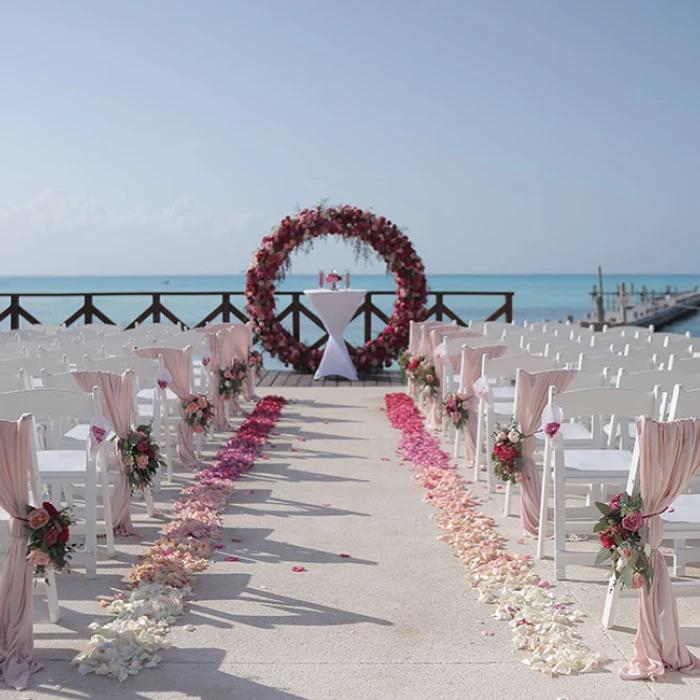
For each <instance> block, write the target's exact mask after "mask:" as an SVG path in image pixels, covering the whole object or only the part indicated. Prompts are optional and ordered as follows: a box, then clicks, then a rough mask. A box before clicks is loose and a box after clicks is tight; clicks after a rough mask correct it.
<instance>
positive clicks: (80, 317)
mask: <svg viewBox="0 0 700 700" xmlns="http://www.w3.org/2000/svg"><path fill="white" fill-rule="evenodd" d="M394 295H395V292H393V291H379V292H376V291H375V292H367V295H366V297H365V301H364V302H363V303H362V305H361V306H360V308H359V309H358V310H357V312H356V313H355V315H354V316H353V319H355V318H357V317H359V316H363V317H364V336H365V342H366V341H368V340H371V338H372V320H373V318H378V319H379V320H381V321H382V322H383V323H387V322H388V320H389V315H388V314H387V313H386V312H385V311H382V309H380V308H379V307H378V306H377V305H376V304H375V300H376V298H377V297H386V296H394ZM513 295H514V292H429V294H428V299H429V303H428V306H427V308H426V313H425V317H424V319H423V320H431V319H434V320H436V321H454V322H456V323H457V324H459V325H462V326H465V325H467V323H468V321H469V319H468V318H467V319H465V318H461V317H460V316H459V314H458V313H456V312H455V311H454V309H452V308H450V306H448V304H447V300H448V299H449V298H451V297H454V298H459V299H463V298H465V297H491V296H493V297H497V298H498V297H500V298H502V299H503V303H502V304H501V305H500V306H499V307H498V308H496V309H495V310H494V311H493V313H491V314H489V315H488V317H487V318H486V319H484V320H486V321H496V320H498V319H501V318H502V319H503V320H505V321H506V322H508V323H510V322H511V321H512V320H513ZM144 296H145V297H150V299H151V303H150V305H149V306H148V307H147V308H146V309H145V310H144V311H143V312H141V313H140V314H139V315H138V316H137V317H136V318H135V319H134V320H133V321H131V323H129V324H127V325H126V326H125V327H126V328H133V327H134V326H136V325H139V324H142V323H147V322H151V323H161V322H165V321H170V322H171V323H177V324H180V325H182V326H184V327H185V328H187V327H188V325H187V324H186V323H184V322H183V321H182V320H181V319H180V318H178V316H177V315H176V314H175V313H174V312H173V311H172V310H171V309H169V308H168V307H167V306H166V305H165V303H164V300H166V301H167V300H168V298H172V297H197V296H199V297H219V298H220V299H221V303H220V304H218V306H216V308H215V309H214V310H213V311H211V312H210V313H208V314H207V315H206V316H205V317H204V318H202V319H201V320H200V321H199V322H198V323H195V324H194V326H195V327H201V326H205V325H207V324H208V323H211V322H213V321H217V320H218V321H221V322H223V323H231V322H236V321H240V322H242V323H245V322H246V321H247V320H248V317H247V315H246V313H245V306H244V305H243V304H244V299H245V297H244V295H243V292H93V293H89V294H85V293H70V292H60V293H55V294H49V293H36V294H34V293H30V294H2V293H0V299H2V298H3V297H9V300H10V303H9V305H8V306H7V308H5V309H4V310H2V311H0V322H2V321H4V320H5V319H8V318H9V322H10V323H9V325H10V329H12V330H15V329H18V328H19V327H20V326H21V325H22V321H25V322H27V323H46V322H47V321H42V319H39V318H37V317H36V316H35V315H34V314H32V313H30V312H29V311H27V309H26V308H24V306H23V305H22V304H23V300H26V299H36V298H42V299H53V298H55V299H60V298H76V299H79V300H82V304H81V305H80V307H79V308H78V309H77V310H76V311H75V312H73V313H72V314H70V316H68V318H66V319H65V320H64V321H63V323H64V324H65V325H66V326H72V325H73V324H75V323H78V322H81V323H107V324H114V323H115V322H114V321H113V320H112V319H111V318H109V316H107V314H106V313H104V312H103V311H102V310H101V309H100V308H99V307H98V306H97V304H96V300H97V299H102V298H110V297H144ZM232 297H240V298H241V300H242V302H243V303H242V304H241V308H239V307H238V306H236V305H235V304H234V303H233V302H232V300H231V298H232ZM276 297H277V305H278V307H280V306H281V304H280V302H281V301H282V300H283V299H285V298H287V297H291V301H290V302H289V303H288V304H287V305H286V306H284V307H283V308H282V309H281V310H280V311H278V313H277V319H278V320H279V321H284V320H285V319H286V318H287V317H289V316H291V326H292V335H293V336H294V338H296V339H298V340H300V339H301V338H300V334H301V319H302V316H304V317H306V318H307V319H309V320H310V321H311V322H313V323H314V324H315V325H317V326H318V327H319V328H320V329H321V330H322V331H324V336H323V337H322V338H320V339H319V340H318V341H316V342H315V343H314V344H313V346H312V347H320V346H321V345H323V343H325V341H326V339H327V336H326V335H325V329H324V326H323V323H322V322H321V319H319V318H318V316H316V314H314V312H313V311H312V310H311V309H309V308H308V307H307V306H306V305H305V304H303V303H302V299H303V297H304V292H277V293H276ZM431 302H432V303H431ZM24 303H26V302H24Z"/></svg>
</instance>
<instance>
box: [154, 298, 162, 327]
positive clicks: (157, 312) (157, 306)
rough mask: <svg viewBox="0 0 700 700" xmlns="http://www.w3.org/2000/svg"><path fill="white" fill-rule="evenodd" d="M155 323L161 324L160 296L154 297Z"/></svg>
mask: <svg viewBox="0 0 700 700" xmlns="http://www.w3.org/2000/svg"><path fill="white" fill-rule="evenodd" d="M153 323H160V294H154V295H153Z"/></svg>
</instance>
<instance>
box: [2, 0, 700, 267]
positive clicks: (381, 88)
mask: <svg viewBox="0 0 700 700" xmlns="http://www.w3.org/2000/svg"><path fill="white" fill-rule="evenodd" d="M699 32H700V3H697V2H696V1H695V0H674V2H671V3H668V2H667V3H664V2H659V1H654V2H650V1H647V0H617V1H616V2H614V3H611V2H607V1H603V0H592V1H591V0H587V1H585V2H584V1H583V0H580V1H578V2H574V1H573V0H571V1H567V2H563V1H561V0H560V1H556V2H554V1H552V2H548V1H543V0H529V1H524V0H512V1H505V0H502V1H501V0H483V1H482V2H470V1H468V0H433V1H432V2H430V1H428V0H421V1H410V0H374V1H370V0H359V1H358V0H353V2H339V1H337V2H336V1H335V0H326V1H321V0H300V1H299V2H289V1H287V0H259V1H256V2H250V1H249V0H245V1H244V0H219V1H215V0H210V1H208V2H191V1H188V2H174V1H172V0H167V1H166V0H162V1H159V2H156V1H151V0H146V1H140V2H135V1H122V2H118V3H117V2H111V3H95V2H79V1H72V2H69V3H56V2H48V1H45V2H33V3H17V2H10V1H9V0H7V1H5V0H0V237H1V238H2V240H3V242H4V243H12V242H13V241H14V242H15V243H16V245H14V246H12V245H11V246H5V245H3V255H2V256H0V274H2V275H9V274H14V275H17V274H26V275H36V274H59V275H60V274H78V273H83V274H85V273H93V274H94V273H104V274H127V275H128V274H148V273H149V272H150V273H156V274H183V273H188V272H190V273H195V274H204V273H211V274H225V273H238V272H240V271H242V270H244V269H245V268H246V267H247V265H248V263H249V261H250V258H251V255H252V252H253V250H254V249H255V248H256V247H257V244H258V242H259V240H260V238H261V237H262V236H263V235H265V234H266V233H267V232H268V231H269V229H270V227H271V226H272V225H273V224H274V223H275V222H276V221H278V220H279V219H280V218H282V217H283V216H284V215H285V214H287V213H290V212H292V211H293V210H294V208H295V207H296V206H297V205H301V206H302V207H303V206H313V205H315V204H316V203H318V202H319V201H320V200H322V199H324V198H328V199H329V200H330V201H331V202H333V203H351V204H355V205H358V206H361V207H366V208H372V209H373V210H374V211H375V212H377V213H381V214H384V215H386V216H387V217H389V218H390V219H392V220H393V221H395V222H397V223H398V224H399V225H401V226H403V227H405V229H406V231H407V233H408V235H409V236H410V237H411V238H412V239H413V241H414V243H415V245H416V247H417V249H418V251H419V253H420V254H421V255H422V256H423V258H424V261H425V262H426V266H427V268H428V271H429V272H432V273H459V272H464V273H511V272H520V273H541V272H594V271H595V266H596V265H597V264H601V263H602V264H603V265H604V267H606V268H607V269H609V270H615V271H618V272H659V273H672V272H685V273H694V272H697V270H698V258H699V255H700V235H698V221H699V220H700V217H699V215H700V192H699V191H698V190H699V183H700V118H699V116H700V114H699V111H700V110H699V107H700V87H699V85H700V84H699V82H698V67H699V66H700V42H698V35H699ZM330 266H333V267H339V268H345V267H352V264H351V257H350V255H349V252H346V251H345V249H344V248H342V246H339V244H337V242H333V243H331V244H329V245H328V246H324V245H317V246H316V248H315V250H314V252H313V253H312V254H311V255H310V256H308V257H299V258H298V259H297V260H296V261H295V265H294V268H293V272H309V271H314V270H317V269H318V268H319V267H325V268H328V267H330ZM378 269H380V268H379V267H378Z"/></svg>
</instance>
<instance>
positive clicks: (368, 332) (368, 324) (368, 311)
mask: <svg viewBox="0 0 700 700" xmlns="http://www.w3.org/2000/svg"><path fill="white" fill-rule="evenodd" d="M370 340H372V292H367V294H366V295H365V343H369V341H370Z"/></svg>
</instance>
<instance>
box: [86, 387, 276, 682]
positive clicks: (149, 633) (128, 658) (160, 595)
mask: <svg viewBox="0 0 700 700" xmlns="http://www.w3.org/2000/svg"><path fill="white" fill-rule="evenodd" d="M284 404H285V399H283V398H282V397H280V396H267V397H265V398H264V399H262V400H261V401H260V402H259V403H258V404H257V405H256V407H255V409H254V410H253V412H252V413H251V415H250V416H249V417H248V418H247V419H246V420H245V421H244V422H243V423H242V424H241V426H240V427H239V429H238V431H237V432H236V434H235V436H234V437H233V438H232V439H231V440H230V441H229V442H228V443H227V444H226V445H225V447H224V449H223V450H222V451H221V452H220V453H219V454H218V455H217V459H216V460H215V461H214V463H213V465H212V466H211V467H206V468H204V469H202V470H201V471H200V472H198V473H197V474H196V475H195V479H196V481H197V483H196V484H194V485H193V486H189V487H187V488H186V489H183V492H182V496H181V498H180V500H179V501H178V502H177V503H175V506H174V515H173V519H172V521H171V522H170V523H169V524H168V525H167V527H166V530H165V536H164V537H161V538H160V539H158V540H156V542H155V543H154V544H153V546H152V547H151V549H150V550H149V552H148V554H146V555H144V556H142V557H141V559H142V561H141V563H140V564H139V565H138V566H136V567H134V568H133V569H132V570H131V573H130V574H129V579H130V581H131V583H130V585H129V588H130V592H129V593H118V594H117V595H115V596H114V600H113V601H112V602H110V603H107V601H103V605H105V607H106V611H107V612H108V613H110V614H112V615H114V616H115V619H113V620H111V621H110V622H107V623H105V624H99V623H97V622H93V623H92V624H91V625H90V629H91V630H92V631H93V632H94V634H93V636H92V637H91V639H90V641H89V642H88V649H87V651H85V652H83V653H81V654H79V655H78V656H77V657H76V658H75V659H74V660H73V663H74V664H77V666H78V673H80V674H83V675H86V674H88V673H95V674H97V675H100V676H112V677H114V678H117V679H118V680H119V681H124V680H126V678H128V677H129V676H130V675H136V674H137V673H138V672H139V671H140V670H141V669H142V668H151V667H154V666H157V665H158V663H160V661H161V656H160V655H159V653H158V652H159V651H160V650H161V649H167V648H168V646H169V642H168V640H167V634H168V631H169V628H170V625H172V624H173V623H174V622H175V618H177V617H178V616H180V615H182V614H183V612H184V608H185V601H186V600H187V598H188V596H189V595H190V593H191V592H192V587H193V586H194V584H195V583H196V579H195V577H194V574H196V573H197V572H199V571H203V570H204V569H206V568H207V566H208V565H209V562H208V561H207V560H208V558H209V557H210V556H211V555H212V552H213V551H214V550H215V549H221V548H222V545H219V544H216V540H218V539H220V537H221V533H220V529H221V524H222V518H221V513H222V512H223V511H224V510H226V507H227V506H228V501H229V499H230V498H231V496H232V495H233V492H234V490H235V489H234V486H233V484H234V481H235V480H236V479H237V478H238V477H239V476H241V475H242V474H245V473H246V472H248V471H250V470H251V469H252V468H253V466H254V462H255V460H256V459H258V458H259V457H260V456H261V453H262V449H263V446H264V445H265V443H266V442H267V437H268V435H269V433H270V431H271V430H272V429H273V427H274V426H275V423H277V421H278V420H279V417H280V413H281V411H282V407H283V406H284ZM230 559H233V557H230ZM186 629H187V628H186Z"/></svg>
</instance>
